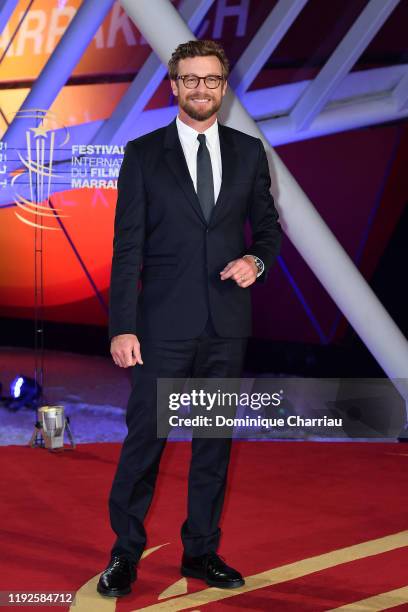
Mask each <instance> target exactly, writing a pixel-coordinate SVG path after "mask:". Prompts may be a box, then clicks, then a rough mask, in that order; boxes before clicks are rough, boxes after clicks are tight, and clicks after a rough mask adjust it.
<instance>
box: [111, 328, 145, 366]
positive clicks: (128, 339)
mask: <svg viewBox="0 0 408 612" xmlns="http://www.w3.org/2000/svg"><path fill="white" fill-rule="evenodd" d="M110 352H111V355H112V358H113V361H114V362H115V363H116V365H117V366H119V367H120V368H127V367H129V366H135V365H136V364H137V363H140V365H143V361H142V355H141V353H140V343H139V340H138V339H137V336H135V335H134V334H120V335H119V336H114V337H113V338H112V340H111V348H110Z"/></svg>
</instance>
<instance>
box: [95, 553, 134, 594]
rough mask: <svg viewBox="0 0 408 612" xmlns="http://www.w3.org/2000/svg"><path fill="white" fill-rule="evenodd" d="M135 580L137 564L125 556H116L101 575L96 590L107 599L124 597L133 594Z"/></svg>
mask: <svg viewBox="0 0 408 612" xmlns="http://www.w3.org/2000/svg"><path fill="white" fill-rule="evenodd" d="M135 580H136V569H135V564H134V563H132V561H130V560H129V559H127V558H126V557H124V556H123V555H114V556H113V557H112V558H111V560H110V563H109V565H108V567H107V568H106V570H105V571H104V572H103V573H102V574H101V577H100V578H99V582H98V586H97V587H96V590H97V591H98V593H100V594H101V595H106V596H107V597H122V596H123V595H127V594H128V593H130V592H131V590H132V588H131V584H132V582H134V581H135Z"/></svg>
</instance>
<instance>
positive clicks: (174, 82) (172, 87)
mask: <svg viewBox="0 0 408 612" xmlns="http://www.w3.org/2000/svg"><path fill="white" fill-rule="evenodd" d="M170 85H171V91H172V92H173V95H174V96H178V88H177V83H176V81H173V79H170Z"/></svg>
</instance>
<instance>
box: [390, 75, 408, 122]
mask: <svg viewBox="0 0 408 612" xmlns="http://www.w3.org/2000/svg"><path fill="white" fill-rule="evenodd" d="M392 100H393V102H394V107H395V110H396V111H397V112H401V111H404V110H406V111H408V70H407V71H406V73H405V74H404V76H403V77H402V79H401V80H400V82H399V83H398V85H397V86H396V88H395V89H394V91H393V92H392Z"/></svg>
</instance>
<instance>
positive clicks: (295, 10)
mask: <svg viewBox="0 0 408 612" xmlns="http://www.w3.org/2000/svg"><path fill="white" fill-rule="evenodd" d="M307 1H308V0H279V2H277V4H276V5H275V6H274V8H273V9H272V11H271V12H270V14H269V15H268V17H267V18H266V20H265V21H264V22H263V24H262V25H261V27H260V28H259V30H258V32H257V33H256V34H255V36H254V37H253V39H252V40H251V42H250V43H249V45H248V47H247V48H246V49H245V51H244V53H243V54H242V55H241V57H240V58H239V60H238V61H237V63H236V64H235V66H234V69H233V70H232V71H231V74H230V77H229V79H228V80H229V83H230V85H231V87H232V88H233V90H234V91H235V94H236V95H237V96H238V97H241V96H242V94H243V93H244V92H246V91H247V89H248V88H249V87H250V85H251V83H253V81H254V80H255V78H256V76H257V75H258V73H259V71H260V70H262V67H263V65H264V64H265V62H266V61H267V59H268V58H269V57H270V55H271V53H273V51H274V50H275V49H276V47H277V46H278V45H279V43H280V41H281V40H282V38H283V37H284V36H285V34H286V32H287V31H288V30H289V28H290V27H291V25H292V24H293V22H294V21H295V19H296V17H297V16H298V15H299V13H300V11H301V10H302V9H303V7H304V6H305V4H306V3H307Z"/></svg>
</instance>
